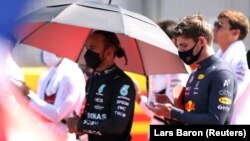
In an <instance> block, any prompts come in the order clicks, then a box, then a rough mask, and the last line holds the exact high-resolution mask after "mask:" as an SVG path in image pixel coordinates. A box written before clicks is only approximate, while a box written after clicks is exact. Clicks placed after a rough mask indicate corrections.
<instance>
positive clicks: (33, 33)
mask: <svg viewBox="0 0 250 141" xmlns="http://www.w3.org/2000/svg"><path fill="white" fill-rule="evenodd" d="M48 23H50V22H45V23H44V24H42V25H41V26H39V27H38V28H36V29H35V30H34V31H32V32H31V33H30V34H29V35H27V36H26V37H25V38H23V39H22V40H21V41H20V42H23V41H24V40H26V39H27V38H29V37H30V36H31V35H32V34H34V33H35V32H37V31H38V30H39V29H41V28H42V27H43V26H45V25H46V24H48Z"/></svg>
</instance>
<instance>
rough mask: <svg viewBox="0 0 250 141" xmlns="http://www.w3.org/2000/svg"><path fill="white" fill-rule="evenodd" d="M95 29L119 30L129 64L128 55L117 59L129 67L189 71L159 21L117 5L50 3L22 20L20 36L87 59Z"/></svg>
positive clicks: (71, 56) (146, 71) (137, 70)
mask: <svg viewBox="0 0 250 141" xmlns="http://www.w3.org/2000/svg"><path fill="white" fill-rule="evenodd" d="M92 30H104V31H110V32H114V33H116V34H117V36H118V38H119V40H120V42H121V46H122V48H124V50H125V52H126V54H127V57H128V64H127V65H124V64H125V61H124V59H116V63H117V64H118V66H119V67H120V68H122V69H124V70H126V71H130V72H135V73H139V74H144V75H150V74H162V73H186V68H185V66H184V64H183V63H182V62H181V60H180V59H179V57H178V55H177V49H176V47H175V46H174V44H173V43H172V42H171V40H170V39H169V38H168V37H167V35H166V34H165V33H164V32H163V31H162V30H161V29H160V27H159V26H158V25H156V24H155V23H154V22H153V21H151V20H150V19H148V18H146V17H144V16H142V15H140V14H137V13H134V12H131V11H128V10H125V9H123V8H121V7H119V6H116V5H108V4H101V3H96V2H87V1H79V2H75V3H66V4H60V5H52V6H47V7H44V8H42V9H39V10H37V11H35V12H33V13H31V14H30V15H27V16H25V17H23V18H22V19H21V20H20V24H19V26H18V37H19V39H20V40H21V42H22V43H25V44H29V45H32V46H35V47H38V48H41V49H45V50H48V51H51V52H54V53H56V54H58V55H60V56H63V57H67V58H69V59H71V60H74V61H76V62H84V60H83V50H84V49H83V48H84V44H85V41H86V39H87V37H88V35H89V34H90V33H91V31H92Z"/></svg>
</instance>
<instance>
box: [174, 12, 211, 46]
mask: <svg viewBox="0 0 250 141" xmlns="http://www.w3.org/2000/svg"><path fill="white" fill-rule="evenodd" d="M174 36H175V37H179V36H183V37H185V38H191V39H193V40H194V41H197V40H198V38H199V36H203V37H204V38H205V39H206V40H207V43H208V45H211V44H212V41H213V34H212V30H211V27H210V26H209V25H208V23H207V22H206V20H205V18H204V17H203V16H202V15H201V14H196V15H193V16H187V17H185V18H183V19H182V20H181V21H180V22H179V23H178V25H177V26H176V27H175V29H174Z"/></svg>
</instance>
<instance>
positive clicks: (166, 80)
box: [137, 20, 188, 135]
mask: <svg viewBox="0 0 250 141" xmlns="http://www.w3.org/2000/svg"><path fill="white" fill-rule="evenodd" d="M158 25H159V26H160V27H161V29H162V30H163V31H164V32H165V33H166V34H167V35H168V37H169V38H170V39H171V40H172V41H173V43H174V44H175V38H174V37H173V31H174V28H175V26H176V25H177V22H176V21H173V20H165V21H161V22H159V23H158ZM166 65H167V64H166ZM148 79H149V90H148V94H147V96H146V95H142V94H139V93H137V102H138V104H139V106H140V107H141V109H142V111H143V113H144V114H146V115H147V116H148V117H150V118H151V120H150V124H151V125H168V124H170V125H171V124H180V123H177V122H174V121H171V120H164V117H159V116H157V115H156V114H154V113H153V112H152V111H150V110H149V109H148V108H147V107H146V104H147V103H148V102H149V101H152V102H154V101H155V100H156V99H155V96H156V95H159V96H161V95H164V97H165V96H167V98H168V99H169V100H170V101H171V102H172V103H174V98H173V89H174V87H176V86H177V85H182V86H185V85H186V81H187V79H188V74H157V75H150V76H149V77H148ZM148 135H149V134H148Z"/></svg>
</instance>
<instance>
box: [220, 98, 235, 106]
mask: <svg viewBox="0 0 250 141" xmlns="http://www.w3.org/2000/svg"><path fill="white" fill-rule="evenodd" d="M218 100H219V102H220V103H221V104H226V105H230V104H232V100H231V99H230V98H228V97H220V98H219V99H218Z"/></svg>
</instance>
